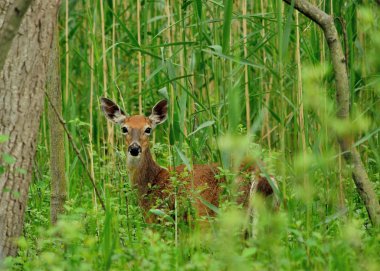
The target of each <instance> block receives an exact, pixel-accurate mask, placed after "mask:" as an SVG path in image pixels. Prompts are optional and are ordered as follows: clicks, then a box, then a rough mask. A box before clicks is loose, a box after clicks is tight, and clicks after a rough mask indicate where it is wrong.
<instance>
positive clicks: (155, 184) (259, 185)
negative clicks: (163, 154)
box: [100, 98, 275, 222]
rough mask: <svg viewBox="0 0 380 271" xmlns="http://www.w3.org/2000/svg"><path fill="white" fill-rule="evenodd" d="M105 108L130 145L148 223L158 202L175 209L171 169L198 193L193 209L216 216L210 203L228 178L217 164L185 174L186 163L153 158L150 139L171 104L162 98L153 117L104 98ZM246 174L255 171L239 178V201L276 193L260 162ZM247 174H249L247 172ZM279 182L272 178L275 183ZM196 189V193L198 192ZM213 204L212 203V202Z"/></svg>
mask: <svg viewBox="0 0 380 271" xmlns="http://www.w3.org/2000/svg"><path fill="white" fill-rule="evenodd" d="M100 100H101V107H102V110H103V112H104V114H105V116H106V117H107V118H108V119H109V120H111V121H112V122H114V123H116V124H118V125H120V126H121V132H122V133H123V134H124V135H125V142H126V146H127V168H128V170H129V172H130V178H131V182H132V184H133V185H134V186H135V187H136V188H137V191H138V200H139V205H140V207H141V208H142V209H143V211H144V217H145V219H146V220H147V221H148V222H153V221H154V220H155V217H154V216H153V215H152V214H151V213H150V212H149V210H151V208H154V206H156V204H159V203H163V202H168V206H169V209H171V210H173V209H174V200H173V199H172V197H171V195H172V189H173V185H172V181H171V180H170V177H171V176H172V175H171V172H174V173H177V174H176V176H177V178H179V179H180V181H182V182H184V186H183V187H182V189H181V190H182V194H183V195H195V196H194V198H195V200H194V202H193V208H194V210H195V212H196V214H197V215H198V216H204V215H213V214H214V212H213V210H211V209H212V208H210V206H218V203H219V196H220V194H221V191H222V190H221V183H222V182H224V181H225V179H224V178H216V177H215V175H217V174H218V173H219V170H218V168H217V166H218V165H217V164H212V165H194V166H193V169H192V171H190V172H187V174H184V171H185V166H184V165H181V166H178V167H176V168H175V169H171V170H170V172H169V171H168V170H166V169H164V168H162V167H160V166H159V165H158V164H157V163H156V162H155V161H154V160H153V158H152V155H151V153H150V148H149V138H150V136H151V135H152V132H153V130H154V129H155V128H156V126H157V125H159V124H161V123H163V122H164V121H165V120H166V119H167V115H168V103H167V101H166V100H161V101H160V102H158V103H157V104H156V105H155V106H154V107H153V109H152V113H151V115H150V116H149V117H146V116H142V115H134V116H128V115H126V114H125V113H124V112H123V110H122V109H121V108H120V107H119V106H118V105H117V104H116V103H114V102H113V101H111V100H109V99H107V98H101V99H100ZM244 172H245V173H247V172H248V173H252V174H251V175H250V178H248V180H247V178H243V177H242V176H243V175H241V176H240V177H238V178H236V179H237V182H238V192H239V196H238V202H239V203H242V204H245V205H247V203H248V200H249V198H250V195H251V194H252V193H260V194H262V195H263V196H264V197H268V196H271V195H272V194H274V192H273V189H272V186H271V185H270V183H269V182H268V180H267V179H266V178H265V177H262V176H260V173H259V171H258V169H257V168H256V165H254V164H252V165H247V164H245V166H244ZM245 175H247V174H245ZM273 184H275V182H274V179H272V185H273ZM194 191H196V192H194ZM210 204H211V205H210Z"/></svg>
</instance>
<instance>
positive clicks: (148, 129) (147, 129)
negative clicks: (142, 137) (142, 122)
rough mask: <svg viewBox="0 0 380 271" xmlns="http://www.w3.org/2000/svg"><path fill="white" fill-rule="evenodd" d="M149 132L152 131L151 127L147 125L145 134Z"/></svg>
mask: <svg viewBox="0 0 380 271" xmlns="http://www.w3.org/2000/svg"><path fill="white" fill-rule="evenodd" d="M151 132H152V128H150V127H148V128H146V129H145V133H146V134H148V135H149V134H150V133H151Z"/></svg>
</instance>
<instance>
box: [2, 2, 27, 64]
mask: <svg viewBox="0 0 380 271" xmlns="http://www.w3.org/2000/svg"><path fill="white" fill-rule="evenodd" d="M32 1H33V0H15V1H14V2H13V3H12V4H11V5H10V7H8V11H7V13H6V14H5V18H4V22H3V26H2V27H1V28H0V48H1V50H0V71H2V70H3V67H4V63H5V60H6V59H7V55H8V52H9V49H10V48H11V44H12V41H13V38H14V37H15V36H16V34H17V32H18V29H19V28H20V25H21V21H22V18H23V17H24V15H25V13H26V11H27V10H28V8H29V6H30V4H31V3H32Z"/></svg>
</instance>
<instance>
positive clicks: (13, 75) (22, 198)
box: [0, 0, 59, 259]
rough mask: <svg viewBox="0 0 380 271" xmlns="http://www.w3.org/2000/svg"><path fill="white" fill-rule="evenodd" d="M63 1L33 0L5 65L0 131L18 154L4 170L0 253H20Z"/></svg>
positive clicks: (0, 79)
mask: <svg viewBox="0 0 380 271" xmlns="http://www.w3.org/2000/svg"><path fill="white" fill-rule="evenodd" d="M10 6H11V5H10ZM10 6H8V8H9V7H10ZM58 7H59V1H57V0H55V1H51V0H35V1H33V4H32V5H31V6H30V9H29V10H28V11H27V13H26V14H25V16H24V18H23V20H22V22H21V26H20V28H19V31H18V33H17V34H16V36H15V38H14V39H13V42H12V46H11V48H10V50H9V52H8V55H7V58H6V60H5V63H4V67H3V70H2V71H0V134H5V135H8V136H9V141H8V142H6V143H3V144H0V154H1V153H8V154H10V155H12V156H13V157H14V158H15V159H16V162H15V163H14V164H12V165H9V166H7V167H6V170H5V173H4V174H3V175H1V176H0V259H2V258H3V257H6V256H15V255H16V253H17V246H16V244H15V242H14V241H15V239H17V238H18V237H19V236H20V234H21V232H22V227H23V218H24V211H25V207H26V202H27V198H28V190H29V184H30V181H31V176H32V174H31V171H32V161H33V158H34V155H35V150H36V142H37V135H38V130H39V122H40V115H41V111H42V108H43V95H44V88H45V83H46V73H47V67H48V61H49V57H50V53H51V49H52V46H53V43H52V41H53V33H54V29H55V26H56V22H57V11H58ZM3 20H4V13H3V14H1V15H0V21H3Z"/></svg>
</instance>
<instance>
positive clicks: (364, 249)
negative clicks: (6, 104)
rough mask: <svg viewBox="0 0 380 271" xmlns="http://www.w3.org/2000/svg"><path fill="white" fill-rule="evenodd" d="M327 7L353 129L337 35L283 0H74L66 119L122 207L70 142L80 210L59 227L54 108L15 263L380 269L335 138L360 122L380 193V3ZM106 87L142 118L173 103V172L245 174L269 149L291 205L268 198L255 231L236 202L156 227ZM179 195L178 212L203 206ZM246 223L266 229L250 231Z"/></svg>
mask: <svg viewBox="0 0 380 271" xmlns="http://www.w3.org/2000/svg"><path fill="white" fill-rule="evenodd" d="M313 2H315V4H318V5H319V7H321V8H322V9H325V11H326V12H328V13H330V14H334V15H335V16H337V18H338V19H337V20H336V24H337V25H338V26H339V27H338V28H339V31H340V34H341V36H342V42H343V43H344V45H345V50H346V53H347V57H348V63H347V65H348V67H349V71H350V87H351V105H352V115H353V119H352V122H351V123H349V124H347V123H340V122H339V121H337V120H336V119H335V117H334V115H335V114H334V111H335V105H334V103H333V100H334V95H335V89H334V78H333V73H332V68H331V64H330V60H329V54H328V52H327V49H326V44H325V41H324V39H323V35H322V34H321V32H320V30H319V29H318V27H317V26H315V25H314V24H313V23H311V22H310V21H309V20H307V19H306V18H305V17H303V16H301V15H298V14H297V13H295V11H294V10H293V8H292V7H290V6H286V5H284V4H283V3H282V1H280V0H278V1H241V2H240V1H232V0H225V1H219V0H218V1H216V0H215V1H201V0H194V1H183V2H178V1H174V0H160V1H126V0H113V1H95V0H83V1H65V2H64V3H65V4H64V5H65V8H64V9H62V10H61V14H60V17H59V20H60V26H61V30H60V44H61V48H62V50H61V63H62V67H65V68H64V69H63V68H62V71H61V73H62V83H63V89H64V91H65V92H64V97H65V98H64V101H63V108H64V113H63V116H64V118H65V120H66V121H67V123H68V127H69V130H70V133H72V135H73V137H74V138H75V140H76V141H77V145H78V146H81V152H82V154H83V156H84V157H86V159H87V163H88V167H89V168H90V169H91V174H92V175H93V176H94V178H95V179H96V182H97V184H98V187H99V189H101V191H102V196H103V197H104V200H105V202H106V206H107V211H106V212H103V211H102V210H101V209H100V208H99V206H98V201H97V199H96V197H95V194H94V191H93V189H92V187H91V185H90V183H89V181H88V179H87V178H86V176H85V174H84V169H83V167H82V165H81V164H80V163H78V158H77V157H76V155H75V152H73V151H71V150H70V145H69V144H66V173H67V182H68V183H67V185H68V188H69V190H68V191H69V201H68V203H67V205H66V211H67V212H66V215H64V216H62V218H61V220H60V222H59V223H58V225H57V226H56V227H49V222H48V221H49V201H48V200H49V178H50V176H49V157H48V155H47V154H48V153H49V152H48V149H47V148H48V144H47V143H46V142H47V141H48V140H49V138H48V133H46V129H47V128H48V127H47V124H46V121H45V120H46V112H45V113H44V115H43V120H44V121H43V122H42V124H41V137H40V142H39V146H38V152H37V162H36V165H35V168H34V178H33V184H32V185H31V189H30V199H29V203H28V210H27V217H26V221H25V231H24V238H22V239H21V240H20V241H19V243H20V256H19V257H18V258H15V259H13V260H11V259H10V260H9V262H10V265H12V266H13V269H15V270H17V269H20V270H21V269H22V268H24V270H51V268H52V267H54V268H55V269H56V270H98V269H99V270H118V269H127V270H129V269H133V270H140V269H141V270H146V269H157V270H161V269H162V270H173V269H189V270H227V269H234V270H252V269H257V270H263V269H265V270H267V269H268V270H269V269H271V270H278V269H286V270H294V269H321V270H325V269H338V270H356V269H368V270H377V269H378V268H379V267H380V260H379V257H378V251H379V249H380V247H379V243H378V240H379V231H378V229H373V228H371V224H370V223H369V220H368V217H367V214H366V211H365V208H364V207H363V204H362V202H361V201H360V198H359V196H358V194H357V193H356V190H355V187H354V185H353V182H352V180H351V174H350V170H351V169H350V167H349V166H348V165H346V164H344V162H342V160H341V155H342V154H341V153H340V150H339V149H338V146H337V144H336V143H335V135H336V133H339V132H340V131H341V130H342V129H347V127H349V129H351V132H352V134H353V135H355V136H356V138H357V139H358V141H357V142H356V144H357V146H358V147H359V150H360V151H361V153H362V157H363V161H364V163H365V164H366V166H367V171H368V173H369V176H370V178H371V180H372V181H373V183H374V185H375V186H376V191H377V193H378V195H379V194H380V191H379V189H380V188H379V186H380V179H379V178H380V176H379V172H380V148H379V146H380V142H379V137H378V133H379V127H380V111H379V110H378V108H379V102H380V99H379V95H380V93H379V91H378V90H379V86H380V84H379V77H378V75H379V71H380V68H379V67H380V66H379V65H380V62H379V61H378V60H377V58H376V57H375V56H377V52H378V51H376V49H380V42H379V39H378V36H380V35H379V30H378V25H379V12H378V9H376V8H375V7H374V5H375V4H374V3H372V2H373V1H363V2H361V3H359V2H357V1H341V0H339V1H327V0H326V1H325V0H323V1H319V2H317V1H313ZM101 96H108V97H111V98H112V99H115V100H116V101H117V102H118V103H119V104H121V105H123V107H124V109H125V111H127V112H129V113H130V114H141V113H142V114H147V113H148V112H149V110H150V108H151V107H152V106H153V105H154V104H155V103H156V102H157V101H158V100H159V99H162V98H166V99H168V100H169V101H170V109H169V110H170V118H169V120H168V121H167V122H166V123H165V124H164V125H162V127H159V128H157V129H156V131H155V137H154V140H153V141H154V142H155V144H154V146H153V150H154V155H155V157H156V159H157V160H158V161H159V163H160V164H161V165H162V166H165V167H168V166H173V165H178V164H189V165H192V164H202V163H209V162H211V161H216V162H219V163H220V164H221V165H223V173H224V174H226V176H233V173H234V171H235V170H236V168H235V166H236V164H237V163H236V161H237V160H238V159H240V158H241V156H242V153H244V152H245V151H246V150H253V151H258V156H260V157H261V158H262V159H263V160H265V163H266V168H267V170H268V172H271V173H273V174H274V175H275V176H276V177H277V179H278V180H279V185H280V192H279V193H280V196H281V198H282V201H283V202H282V207H281V210H280V211H279V212H278V213H277V214H269V213H268V212H267V210H266V209H265V206H264V205H262V204H261V203H260V202H257V203H256V204H257V212H258V213H259V220H258V222H257V223H255V224H249V223H248V222H247V220H246V218H245V214H244V213H243V211H242V210H241V209H239V208H235V207H233V206H231V204H230V203H229V202H228V201H224V202H223V203H222V204H221V206H220V210H219V213H220V215H218V217H217V218H215V219H212V218H208V219H210V220H215V221H213V222H212V223H211V224H210V226H209V228H208V229H207V230H205V231H198V230H197V229H198V227H197V226H194V227H188V226H187V225H184V224H183V223H182V222H179V221H177V219H174V220H173V219H171V218H170V217H168V216H167V217H165V216H163V223H161V224H156V225H146V224H145V223H144V221H143V219H142V215H141V212H140V210H139V208H138V206H137V198H136V193H135V191H134V190H133V188H132V187H131V186H130V184H129V181H128V174H127V171H126V167H125V154H124V150H125V146H124V145H123V144H124V143H123V138H122V135H121V133H120V132H119V131H118V127H113V126H111V125H109V124H107V123H106V120H105V118H104V117H103V115H102V113H101V112H100V108H99V103H98V101H99V97H101ZM226 190H227V192H226V194H227V195H223V197H224V198H229V196H228V187H227V188H226ZM176 202H177V207H176V210H175V212H178V211H180V210H181V209H183V208H187V206H186V204H185V201H183V200H181V199H180V198H178V200H177V201H176ZM173 217H174V218H176V217H177V216H173ZM246 223H248V224H249V229H250V231H251V232H254V233H255V234H254V235H253V236H252V237H249V238H247V239H244V238H242V234H241V233H242V231H243V228H244V225H246Z"/></svg>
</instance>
